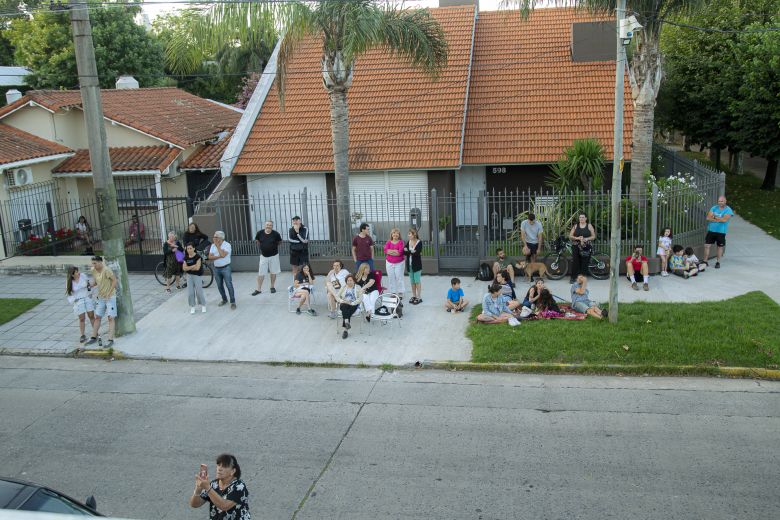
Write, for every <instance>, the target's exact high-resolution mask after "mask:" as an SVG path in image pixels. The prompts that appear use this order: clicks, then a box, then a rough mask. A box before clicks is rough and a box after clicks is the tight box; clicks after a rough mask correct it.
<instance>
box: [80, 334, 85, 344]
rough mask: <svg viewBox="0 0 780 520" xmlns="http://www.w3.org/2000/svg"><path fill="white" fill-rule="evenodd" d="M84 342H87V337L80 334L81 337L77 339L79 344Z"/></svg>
mask: <svg viewBox="0 0 780 520" xmlns="http://www.w3.org/2000/svg"><path fill="white" fill-rule="evenodd" d="M85 341H87V337H86V336H85V335H84V334H82V335H81V337H80V338H79V343H84V342H85Z"/></svg>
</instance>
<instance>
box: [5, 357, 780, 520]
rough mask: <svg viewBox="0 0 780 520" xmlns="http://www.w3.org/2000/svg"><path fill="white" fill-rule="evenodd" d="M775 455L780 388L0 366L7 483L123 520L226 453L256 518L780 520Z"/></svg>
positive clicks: (742, 383) (136, 364)
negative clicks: (89, 504) (36, 487)
mask: <svg viewBox="0 0 780 520" xmlns="http://www.w3.org/2000/svg"><path fill="white" fill-rule="evenodd" d="M778 446H780V382H766V381H753V380H726V379H705V378H621V377H579V376H578V377H575V376H541V375H520V374H505V373H504V374H502V373H468V372H445V371H431V370H419V371H395V372H385V371H382V370H378V369H357V368H356V369H327V368H303V367H281V366H267V365H256V364H248V363H241V364H239V363H184V362H180V363H179V362H177V363H174V362H169V363H165V362H153V361H122V362H106V361H96V360H74V359H63V358H34V357H9V356H0V460H2V461H3V468H2V470H1V471H0V474H2V475H4V476H12V477H18V478H24V479H27V480H31V481H34V482H38V483H43V484H47V485H49V486H51V487H54V488H55V489H58V490H60V491H63V492H65V493H67V494H70V495H73V496H75V497H78V498H84V497H86V496H87V495H90V494H94V495H95V497H96V498H97V503H98V509H99V510H101V511H102V512H103V513H105V514H110V515H114V516H119V517H127V518H144V519H204V520H205V519H206V518H207V517H208V513H207V511H206V510H205V509H202V510H192V509H189V507H188V505H187V500H188V497H189V495H190V493H192V489H193V483H194V475H195V473H196V472H197V468H198V464H199V463H201V462H206V463H208V464H209V465H210V473H211V474H213V471H214V470H213V460H214V458H215V457H216V455H217V454H219V453H221V452H224V451H227V452H231V453H233V454H234V455H236V457H238V460H239V462H240V463H241V466H242V469H243V478H244V480H245V481H246V483H247V485H248V488H249V490H250V500H251V510H252V517H253V518H254V519H290V518H300V519H314V518H317V519H320V518H322V519H361V520H365V519H384V518H417V519H434V518H435V519H439V518H441V519H466V518H468V519H509V518H512V519H514V518H520V519H533V520H537V519H573V518H577V519H599V520H602V519H605V518H616V519H645V518H653V519H669V518H674V519H688V518H690V519H701V518H707V519H708V520H713V519H727V518H728V519H732V518H734V519H736V518H739V519H770V518H771V519H776V518H777V512H778V511H780V494H778V493H777V483H778V482H779V481H780V450H778V449H777V448H778Z"/></svg>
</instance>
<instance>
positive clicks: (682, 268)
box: [669, 244, 699, 278]
mask: <svg viewBox="0 0 780 520" xmlns="http://www.w3.org/2000/svg"><path fill="white" fill-rule="evenodd" d="M669 269H670V270H671V271H672V274H675V275H677V276H681V277H683V278H690V277H691V276H696V273H698V272H699V271H698V269H696V267H694V266H693V265H691V264H690V262H688V261H687V260H686V259H685V255H683V246H681V245H679V244H675V245H674V246H673V247H672V256H670V257H669Z"/></svg>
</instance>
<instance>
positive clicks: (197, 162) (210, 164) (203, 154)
mask: <svg viewBox="0 0 780 520" xmlns="http://www.w3.org/2000/svg"><path fill="white" fill-rule="evenodd" d="M232 134H233V133H232V132H228V133H227V134H226V135H225V136H223V137H222V139H220V140H219V141H218V142H216V143H213V144H212V143H206V144H204V145H203V146H202V147H201V148H200V150H198V151H196V152H195V153H193V154H192V155H190V156H189V157H188V158H187V160H185V161H184V162H183V163H181V164H180V165H179V169H181V170H216V169H218V168H219V160H220V159H222V154H224V153H225V148H226V147H227V145H228V143H229V142H230V138H231V137H232Z"/></svg>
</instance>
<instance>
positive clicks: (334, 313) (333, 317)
mask: <svg viewBox="0 0 780 520" xmlns="http://www.w3.org/2000/svg"><path fill="white" fill-rule="evenodd" d="M328 318H330V319H332V320H335V319H336V311H330V313H329V314H328Z"/></svg>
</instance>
